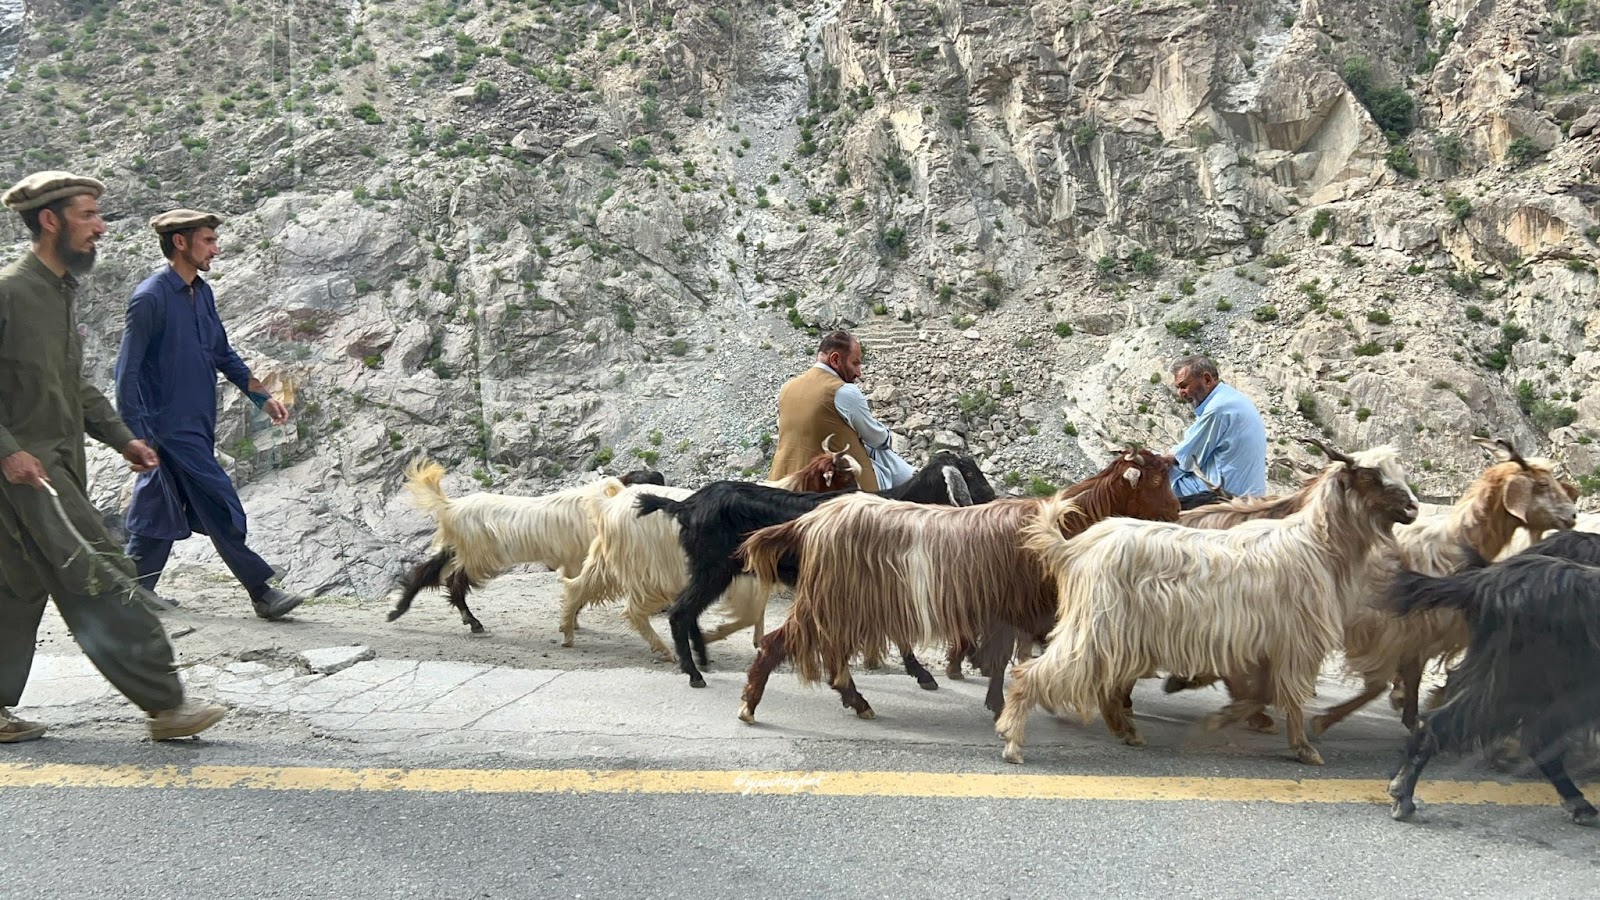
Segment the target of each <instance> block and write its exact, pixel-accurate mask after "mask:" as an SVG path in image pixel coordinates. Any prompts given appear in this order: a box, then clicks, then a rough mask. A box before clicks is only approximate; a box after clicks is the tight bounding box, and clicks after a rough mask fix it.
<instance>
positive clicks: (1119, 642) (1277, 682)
mask: <svg viewBox="0 0 1600 900" xmlns="http://www.w3.org/2000/svg"><path fill="white" fill-rule="evenodd" d="M1329 457H1330V458H1331V459H1333V460H1334V462H1332V463H1330V469H1331V471H1330V472H1328V473H1327V475H1326V476H1325V477H1323V478H1321V479H1318V480H1317V481H1316V482H1315V485H1316V487H1315V489H1314V490H1313V492H1312V494H1311V496H1310V497H1309V498H1308V502H1307V503H1306V505H1305V507H1304V508H1303V509H1302V510H1301V511H1300V512H1298V513H1295V514H1294V515H1291V516H1289V517H1287V518H1284V519H1272V520H1261V521H1254V522H1246V523H1243V524H1241V525H1238V526H1236V527H1234V528H1231V529H1228V530H1224V531H1212V530H1205V529H1197V528H1190V527H1188V526H1185V525H1179V524H1165V523H1159V522H1136V521H1131V520H1128V519H1112V520H1109V521H1106V522H1101V523H1099V524H1097V525H1093V526H1091V527H1090V528H1089V529H1088V530H1086V531H1084V532H1083V533H1082V534H1079V535H1078V536H1077V537H1076V538H1073V539H1072V540H1070V541H1069V540H1067V539H1066V538H1065V537H1063V535H1062V532H1061V522H1062V520H1063V518H1064V517H1065V518H1067V519H1068V520H1069V521H1070V519H1071V518H1072V517H1074V516H1076V515H1078V514H1079V513H1078V510H1077V509H1076V508H1074V506H1073V505H1072V502H1071V501H1053V502H1051V503H1049V504H1047V505H1046V507H1045V509H1043V510H1041V512H1040V514H1039V515H1038V516H1037V517H1036V519H1035V521H1034V522H1032V523H1030V524H1029V525H1028V526H1027V527H1026V528H1025V529H1024V536H1025V539H1026V544H1027V546H1028V548H1029V549H1030V550H1031V551H1033V552H1034V553H1037V554H1039V556H1040V558H1041V559H1042V560H1043V562H1044V567H1045V569H1046V571H1048V572H1050V573H1051V574H1052V575H1053V576H1054V577H1055V580H1056V584H1057V585H1058V587H1059V607H1058V612H1057V620H1056V626H1055V628H1054V629H1053V630H1052V631H1051V632H1050V635H1049V643H1048V645H1047V646H1046V647H1045V650H1044V652H1043V653H1042V654H1041V655H1039V656H1038V657H1036V658H1034V659H1032V660H1028V661H1026V662H1023V663H1020V664H1018V665H1017V666H1016V667H1015V668H1013V669H1012V683H1011V687H1010V689H1009V690H1008V691H1007V695H1006V704H1005V712H1004V713H1003V714H1002V715H1001V716H1000V719H999V721H998V722H996V724H995V730H996V732H997V733H998V734H999V735H1000V737H1002V738H1003V739H1004V740H1005V742H1006V743H1005V752H1004V757H1005V759H1006V760H1007V761H1008V762H1013V763H1020V762H1022V743H1023V736H1024V730H1025V723H1026V721H1027V717H1028V714H1029V712H1031V711H1032V710H1033V708H1034V707H1035V706H1038V705H1041V704H1042V705H1043V706H1044V707H1045V708H1046V709H1048V710H1051V711H1053V712H1057V713H1064V712H1066V711H1068V710H1072V711H1076V712H1077V713H1078V714H1079V715H1082V716H1083V717H1084V718H1085V719H1087V718H1088V717H1089V716H1091V715H1093V714H1094V713H1095V712H1096V711H1098V712H1099V713H1100V715H1101V716H1102V717H1103V718H1104V719H1105V722H1106V726H1107V727H1108V728H1109V729H1110V730H1111V733H1112V734H1114V735H1116V736H1118V737H1120V738H1122V740H1123V742H1124V743H1127V744H1129V745H1133V746H1138V745H1142V744H1143V743H1144V739H1143V738H1142V737H1140V735H1139V732H1138V730H1137V729H1136V728H1135V727H1134V724H1133V718H1132V715H1131V710H1130V709H1129V708H1128V707H1127V706H1125V703H1126V702H1127V697H1128V695H1129V692H1130V691H1131V689H1132V688H1133V685H1134V682H1135V681H1136V680H1138V679H1139V678H1140V677H1143V676H1144V674H1145V673H1147V672H1151V671H1156V670H1166V671H1177V672H1227V673H1233V672H1241V673H1244V672H1257V675H1258V676H1259V677H1258V678H1257V679H1256V681H1257V683H1256V684H1255V685H1253V686H1252V690H1251V691H1250V692H1249V693H1248V696H1247V697H1242V698H1240V699H1237V700H1235V701H1234V702H1233V703H1230V704H1229V705H1228V706H1227V707H1226V708H1224V709H1223V710H1222V712H1220V713H1218V714H1215V715H1213V716H1212V717H1211V718H1210V719H1209V720H1208V722H1207V726H1208V728H1218V727H1221V726H1222V725H1225V724H1231V723H1233V722H1238V721H1242V720H1244V719H1245V718H1247V717H1249V716H1251V715H1253V714H1254V713H1257V712H1260V711H1261V710H1262V708H1263V706H1264V705H1265V704H1268V703H1271V704H1275V705H1277V706H1280V707H1282V708H1283V710H1284V712H1285V713H1286V715H1287V716H1288V720H1289V724H1288V733H1289V745H1290V747H1291V748H1293V749H1294V751H1295V754H1296V756H1297V757H1298V758H1299V759H1300V760H1301V761H1302V762H1305V763H1309V764H1313V765H1319V764H1321V762H1322V756H1321V754H1319V753H1318V752H1317V749H1316V748H1315V747H1313V746H1312V745H1311V743H1310V741H1308V740H1307V739H1306V734H1305V722H1304V719H1303V716H1302V714H1301V709H1302V707H1303V706H1304V704H1305V703H1306V701H1307V700H1309V699H1310V698H1311V696H1312V693H1313V691H1314V690H1315V688H1316V683H1317V672H1318V669H1319V668H1320V667H1321V665H1322V661H1323V659H1324V658H1325V657H1326V656H1327V655H1328V653H1329V652H1330V651H1332V650H1334V649H1335V648H1337V647H1338V646H1339V641H1340V637H1341V630H1342V624H1343V621H1344V616H1345V615H1346V613H1347V608H1348V605H1349V604H1350V602H1351V598H1352V597H1354V596H1355V595H1356V590H1355V588H1356V586H1357V585H1358V584H1359V581H1360V579H1362V578H1364V577H1365V565H1364V564H1365V562H1366V560H1367V558H1368V556H1369V555H1370V554H1371V553H1372V552H1373V551H1374V549H1376V548H1383V547H1389V548H1392V546H1393V542H1394V537H1393V535H1392V534H1391V530H1392V528H1393V526H1394V525H1395V523H1404V522H1411V521H1413V520H1414V519H1415V518H1416V515H1417V499H1416V497H1415V496H1413V495H1412V493H1411V489H1410V488H1408V487H1407V486H1406V482H1405V473H1404V472H1403V471H1402V470H1401V468H1400V466H1399V464H1398V462H1396V460H1395V454H1394V451H1393V450H1392V449H1390V448H1380V449H1377V450H1370V451H1367V452H1365V453H1363V454H1361V455H1360V458H1359V459H1351V458H1350V457H1347V456H1344V455H1342V454H1334V453H1333V452H1331V451H1330V452H1329ZM1268 660H1270V664H1268V665H1266V666H1265V667H1264V668H1259V671H1257V670H1258V667H1262V666H1263V664H1264V663H1266V661H1268Z"/></svg>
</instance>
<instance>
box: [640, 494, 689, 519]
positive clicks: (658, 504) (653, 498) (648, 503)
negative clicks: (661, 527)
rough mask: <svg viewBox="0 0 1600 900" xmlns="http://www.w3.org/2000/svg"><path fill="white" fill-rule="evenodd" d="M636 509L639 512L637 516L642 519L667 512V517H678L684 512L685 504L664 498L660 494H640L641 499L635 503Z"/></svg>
mask: <svg viewBox="0 0 1600 900" xmlns="http://www.w3.org/2000/svg"><path fill="white" fill-rule="evenodd" d="M634 507H635V508H636V509H637V510H638V512H637V513H636V515H637V516H638V517H639V518H641V519H642V518H644V517H645V516H648V515H650V514H651V513H654V512H665V513H666V514H667V515H670V516H674V517H676V516H677V515H678V514H679V513H680V512H682V511H683V503H682V502H681V501H678V500H673V499H671V498H670V497H663V496H661V495H660V494H640V495H639V499H638V500H636V501H634Z"/></svg>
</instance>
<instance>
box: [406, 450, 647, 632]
mask: <svg viewBox="0 0 1600 900" xmlns="http://www.w3.org/2000/svg"><path fill="white" fill-rule="evenodd" d="M444 476H445V468H444V466H441V465H439V464H438V463H436V462H432V461H431V460H427V459H417V460H414V461H412V463H411V464H410V465H408V466H407V467H406V473H405V487H406V490H407V491H408V492H409V493H410V494H411V499H412V502H413V503H415V504H416V505H417V507H418V508H419V509H421V510H422V511H424V512H426V513H427V514H428V515H430V516H432V517H433V518H434V519H435V520H436V521H437V523H438V528H437V530H436V531H435V532H434V535H433V542H432V545H431V547H430V548H429V552H430V553H431V556H430V557H429V558H428V559H427V560H426V561H424V562H422V563H421V564H419V565H417V566H416V567H415V568H414V569H413V570H412V572H411V573H410V575H408V576H406V577H405V578H404V579H403V583H402V590H401V594H400V597H399V599H398V600H396V601H395V606H394V609H392V610H390V611H389V616H388V619H389V621H391V622H393V621H394V620H395V619H398V618H400V617H401V616H403V615H405V613H406V611H407V610H409V609H410V608H411V602H412V600H414V599H415V598H416V596H417V593H418V592H419V591H421V590H422V589H424V588H429V587H445V588H446V589H447V590H448V592H449V597H450V603H451V605H452V606H454V607H456V609H458V610H459V611H460V612H461V621H462V624H465V625H468V626H470V627H471V629H472V632H473V633H474V634H481V633H482V632H483V630H484V629H483V623H482V622H479V621H478V619H477V617H476V616H474V615H473V614H472V611H471V610H470V609H468V608H467V593H468V592H469V591H470V590H472V589H473V588H476V587H480V586H482V585H483V584H484V583H485V582H487V581H489V580H490V579H492V578H494V577H495V576H497V575H499V574H500V573H501V572H504V571H505V570H506V569H509V568H510V567H512V566H515V565H520V564H525V563H536V564H542V565H544V566H547V567H549V568H550V569H552V570H554V571H556V572H558V573H560V574H562V575H568V574H576V573H577V571H578V570H579V569H580V568H581V567H582V566H583V558H584V555H585V554H586V553H587V552H588V550H589V543H590V542H591V541H592V540H594V525H593V523H592V520H591V519H590V518H589V510H588V501H589V499H590V498H592V497H601V496H604V495H605V494H606V492H608V491H610V492H613V493H614V492H615V491H618V490H621V489H622V487H623V483H622V481H621V480H620V479H617V478H601V479H599V480H598V481H593V482H590V483H588V484H583V485H579V486H577V487H572V488H567V489H566V490H561V491H556V492H555V493H552V494H545V495H544V496H542V497H512V496H507V495H505V494H490V493H482V492H479V493H472V494H467V495H466V496H464V497H456V498H451V497H449V496H447V495H446V494H445V492H444V489H443V487H442V486H441V485H440V482H441V481H443V479H444Z"/></svg>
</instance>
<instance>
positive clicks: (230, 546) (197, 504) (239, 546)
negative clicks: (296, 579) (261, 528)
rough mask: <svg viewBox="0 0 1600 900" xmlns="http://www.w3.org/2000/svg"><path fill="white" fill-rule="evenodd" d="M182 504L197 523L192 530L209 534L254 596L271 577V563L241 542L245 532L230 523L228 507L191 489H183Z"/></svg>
mask: <svg viewBox="0 0 1600 900" xmlns="http://www.w3.org/2000/svg"><path fill="white" fill-rule="evenodd" d="M178 480H179V481H180V482H181V479H178ZM181 489H182V488H181V485H180V490H181ZM184 504H185V505H186V506H187V507H188V509H189V513H190V515H191V516H192V517H193V520H194V524H197V525H199V526H200V527H199V528H198V529H196V530H197V531H201V532H203V533H204V534H205V535H206V536H207V537H209V538H211V544H212V546H214V547H216V548H217V555H218V556H220V557H222V562H223V565H226V566H227V567H228V571H230V572H232V573H233V577H235V578H237V579H239V583H240V584H242V585H244V587H245V589H246V590H248V591H249V592H250V597H251V599H255V598H256V596H257V595H258V594H259V593H260V592H261V591H262V590H263V589H265V588H266V586H267V582H268V581H270V580H271V579H272V566H270V565H268V564H267V561H266V560H264V559H262V558H261V556H260V555H259V554H257V553H256V552H255V551H254V550H251V549H250V548H249V546H247V545H246V544H245V538H246V537H247V535H246V532H245V531H244V530H243V529H240V528H239V527H237V526H236V525H234V522H233V514H232V511H231V510H229V509H228V508H227V507H226V506H224V505H222V504H220V503H217V502H215V501H213V500H212V499H211V498H210V497H208V496H204V495H202V494H199V493H193V492H186V496H185V497H184Z"/></svg>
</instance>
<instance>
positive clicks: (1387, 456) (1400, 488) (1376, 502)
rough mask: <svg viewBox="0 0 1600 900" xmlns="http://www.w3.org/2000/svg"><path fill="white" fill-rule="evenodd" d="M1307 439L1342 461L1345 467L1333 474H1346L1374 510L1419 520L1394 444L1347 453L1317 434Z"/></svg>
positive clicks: (1396, 519) (1414, 497) (1405, 521)
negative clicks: (1348, 454)
mask: <svg viewBox="0 0 1600 900" xmlns="http://www.w3.org/2000/svg"><path fill="white" fill-rule="evenodd" d="M1306 443H1308V444H1310V445H1311V446H1313V447H1316V448H1317V449H1318V450H1321V451H1322V452H1323V453H1324V454H1325V455H1326V456H1327V457H1328V458H1329V459H1331V460H1333V461H1334V462H1337V463H1343V464H1344V466H1345V471H1344V472H1335V473H1334V477H1340V476H1343V477H1342V478H1341V480H1343V481H1344V483H1345V484H1346V485H1348V486H1349V488H1350V489H1352V490H1354V491H1355V492H1356V493H1358V494H1360V495H1361V497H1362V500H1363V502H1364V503H1365V504H1366V505H1367V506H1369V507H1370V508H1372V509H1373V510H1374V511H1376V512H1378V513H1380V514H1381V515H1383V516H1385V517H1386V518H1388V519H1389V521H1391V522H1396V523H1398V524H1401V525H1409V524H1411V523H1412V522H1415V521H1416V520H1417V509H1418V505H1417V495H1416V494H1413V493H1412V492H1411V486H1410V485H1408V484H1406V473H1405V470H1404V469H1402V468H1401V467H1400V459H1399V454H1397V453H1396V452H1395V450H1394V448H1393V447H1388V446H1384V447H1374V448H1372V449H1370V450H1362V451H1361V452H1359V453H1357V454H1356V455H1355V456H1347V455H1346V454H1343V453H1340V452H1339V451H1337V450H1334V449H1333V448H1331V447H1329V446H1328V445H1326V444H1324V443H1322V442H1321V441H1319V440H1317V439H1316V438H1308V439H1307V441H1306Z"/></svg>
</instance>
